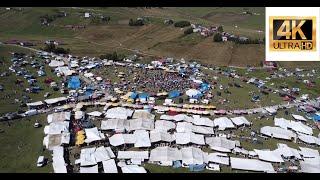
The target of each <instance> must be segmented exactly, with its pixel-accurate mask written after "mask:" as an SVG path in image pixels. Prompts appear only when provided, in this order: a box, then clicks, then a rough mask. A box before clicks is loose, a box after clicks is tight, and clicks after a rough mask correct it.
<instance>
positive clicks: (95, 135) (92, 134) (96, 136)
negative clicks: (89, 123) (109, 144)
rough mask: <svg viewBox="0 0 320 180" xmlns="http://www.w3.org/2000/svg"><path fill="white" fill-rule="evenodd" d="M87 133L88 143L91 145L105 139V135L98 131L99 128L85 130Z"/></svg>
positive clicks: (86, 140)
mask: <svg viewBox="0 0 320 180" xmlns="http://www.w3.org/2000/svg"><path fill="white" fill-rule="evenodd" d="M84 131H85V133H86V139H85V142H86V143H91V142H93V141H100V140H102V139H104V138H105V136H104V134H103V133H101V132H99V131H98V128H97V127H94V128H89V129H84Z"/></svg>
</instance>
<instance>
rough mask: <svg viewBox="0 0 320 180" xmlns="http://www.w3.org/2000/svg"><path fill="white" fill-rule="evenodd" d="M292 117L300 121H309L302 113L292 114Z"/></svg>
mask: <svg viewBox="0 0 320 180" xmlns="http://www.w3.org/2000/svg"><path fill="white" fill-rule="evenodd" d="M292 117H293V118H294V119H295V120H298V121H307V119H306V118H305V117H303V116H301V115H296V114H292Z"/></svg>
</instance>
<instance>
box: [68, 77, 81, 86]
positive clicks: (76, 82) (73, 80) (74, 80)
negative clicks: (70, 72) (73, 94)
mask: <svg viewBox="0 0 320 180" xmlns="http://www.w3.org/2000/svg"><path fill="white" fill-rule="evenodd" d="M80 86H81V82H80V79H79V76H71V78H70V79H69V82H68V88H69V89H79V88H80Z"/></svg>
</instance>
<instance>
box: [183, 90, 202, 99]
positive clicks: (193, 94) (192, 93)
mask: <svg viewBox="0 0 320 180" xmlns="http://www.w3.org/2000/svg"><path fill="white" fill-rule="evenodd" d="M198 94H201V92H200V91H199V90H196V89H189V90H187V91H186V95H187V96H189V97H193V96H196V95H198Z"/></svg>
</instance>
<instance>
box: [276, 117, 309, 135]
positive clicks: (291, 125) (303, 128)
mask: <svg viewBox="0 0 320 180" xmlns="http://www.w3.org/2000/svg"><path fill="white" fill-rule="evenodd" d="M274 124H275V126H279V127H281V128H283V129H292V130H294V131H296V132H300V133H304V134H308V135H312V134H313V131H312V128H311V127H309V126H307V125H305V124H303V123H301V122H300V121H298V122H296V121H289V120H286V119H284V118H276V117H275V118H274Z"/></svg>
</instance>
